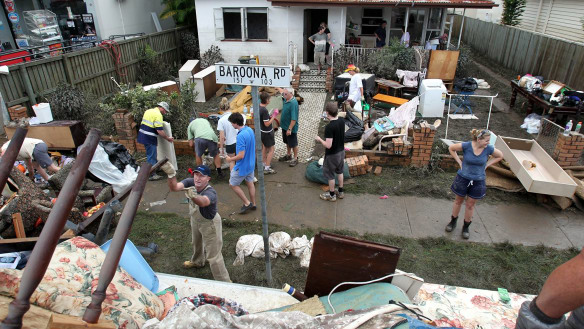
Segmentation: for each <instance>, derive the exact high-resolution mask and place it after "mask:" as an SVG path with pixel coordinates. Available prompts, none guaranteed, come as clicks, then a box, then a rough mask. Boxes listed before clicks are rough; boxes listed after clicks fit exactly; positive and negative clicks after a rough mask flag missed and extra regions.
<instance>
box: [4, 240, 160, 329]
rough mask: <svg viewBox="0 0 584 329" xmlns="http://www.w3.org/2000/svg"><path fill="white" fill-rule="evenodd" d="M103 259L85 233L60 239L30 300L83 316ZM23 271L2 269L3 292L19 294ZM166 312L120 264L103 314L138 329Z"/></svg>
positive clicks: (13, 294) (117, 323)
mask: <svg viewBox="0 0 584 329" xmlns="http://www.w3.org/2000/svg"><path fill="white" fill-rule="evenodd" d="M104 260H105V253H104V252H103V251H102V250H101V249H100V248H99V246H97V245H96V244H95V243H93V242H91V241H89V240H86V239H84V238H82V237H75V238H73V239H70V240H67V241H64V242H62V243H60V244H59V245H57V248H56V249H55V252H54V253H53V256H52V258H51V262H50V264H49V267H48V268H47V272H46V273H45V276H44V277H43V280H42V281H41V283H40V284H39V286H38V287H37V289H36V290H35V292H34V293H33V294H32V297H31V302H32V303H33V304H34V305H37V306H40V307H42V308H45V309H47V310H50V311H53V312H56V313H61V314H66V315H72V316H79V317H81V316H83V313H84V312H85V309H86V308H87V306H88V305H89V303H90V302H91V293H92V292H93V291H94V290H95V287H96V286H97V282H98V278H99V277H98V275H99V271H100V268H101V265H102V264H103V261H104ZM21 275H22V271H20V270H13V269H0V294H2V295H5V296H8V297H12V298H14V297H16V294H17V292H18V286H19V283H20V277H21ZM163 312H164V304H163V303H162V301H161V300H160V299H159V298H158V297H157V296H156V295H155V294H154V293H152V292H151V291H150V290H148V289H147V288H145V287H143V286H142V285H141V284H140V283H138V282H137V281H136V280H134V278H132V276H130V275H129V274H128V273H127V272H126V271H124V270H123V269H121V268H120V267H119V266H118V269H117V271H116V273H115V275H114V278H113V280H112V282H111V283H110V285H109V286H108V288H107V289H106V299H105V300H104V301H103V303H102V315H101V316H102V317H103V318H105V319H108V320H111V321H113V322H114V323H115V324H116V325H117V326H118V327H124V328H132V329H134V328H135V329H138V328H140V327H142V325H143V324H144V322H146V321H147V320H148V319H151V318H154V317H156V318H160V317H161V316H162V314H163Z"/></svg>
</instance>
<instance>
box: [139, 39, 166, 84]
mask: <svg viewBox="0 0 584 329" xmlns="http://www.w3.org/2000/svg"><path fill="white" fill-rule="evenodd" d="M170 72H171V68H170V66H169V65H167V64H166V63H164V62H163V61H162V60H161V58H160V56H159V55H158V53H157V52H156V51H154V49H152V47H150V45H148V44H147V45H146V46H144V47H142V48H141V49H140V50H139V52H138V80H139V81H140V82H142V83H143V84H145V85H150V84H154V83H158V82H162V81H166V80H169V79H174V78H173V76H172V74H170Z"/></svg>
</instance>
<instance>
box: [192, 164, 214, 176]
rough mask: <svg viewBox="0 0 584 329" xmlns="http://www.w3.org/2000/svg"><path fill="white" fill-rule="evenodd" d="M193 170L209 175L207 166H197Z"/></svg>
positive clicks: (209, 170)
mask: <svg viewBox="0 0 584 329" xmlns="http://www.w3.org/2000/svg"><path fill="white" fill-rule="evenodd" d="M193 171H194V172H198V173H200V174H202V175H205V176H209V177H211V169H209V167H207V166H198V167H197V168H195V169H194V170H193Z"/></svg>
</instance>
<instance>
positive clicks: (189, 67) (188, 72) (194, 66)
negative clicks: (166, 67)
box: [178, 59, 201, 86]
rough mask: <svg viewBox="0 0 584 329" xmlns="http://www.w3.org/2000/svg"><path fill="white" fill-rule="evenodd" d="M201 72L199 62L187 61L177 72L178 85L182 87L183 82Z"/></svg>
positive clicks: (194, 60)
mask: <svg viewBox="0 0 584 329" xmlns="http://www.w3.org/2000/svg"><path fill="white" fill-rule="evenodd" d="M199 71H201V65H200V64H199V60H196V59H191V60H188V61H187V62H186V63H185V64H184V65H183V66H182V67H181V68H180V69H179V70H178V81H179V82H180V85H181V86H182V85H184V84H185V82H187V81H188V80H190V79H191V78H192V77H193V76H194V75H195V74H197V73H198V72H199Z"/></svg>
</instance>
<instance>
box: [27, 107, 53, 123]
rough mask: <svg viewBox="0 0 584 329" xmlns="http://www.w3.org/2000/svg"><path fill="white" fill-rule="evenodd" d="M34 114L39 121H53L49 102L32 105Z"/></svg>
mask: <svg viewBox="0 0 584 329" xmlns="http://www.w3.org/2000/svg"><path fill="white" fill-rule="evenodd" d="M32 109H33V110H34V114H35V116H36V117H37V118H38V119H39V122H40V123H47V122H51V121H53V113H52V112H51V105H50V104H49V103H39V104H36V105H33V106H32Z"/></svg>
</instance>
